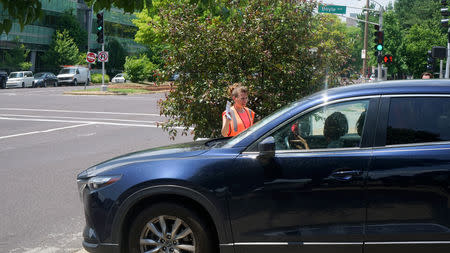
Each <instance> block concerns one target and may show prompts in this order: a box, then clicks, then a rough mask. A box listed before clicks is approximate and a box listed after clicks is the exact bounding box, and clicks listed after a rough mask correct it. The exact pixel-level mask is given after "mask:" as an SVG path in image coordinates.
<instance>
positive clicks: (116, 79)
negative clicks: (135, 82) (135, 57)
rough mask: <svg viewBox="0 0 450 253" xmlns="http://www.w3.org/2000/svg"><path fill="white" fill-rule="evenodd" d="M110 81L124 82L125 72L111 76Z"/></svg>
mask: <svg viewBox="0 0 450 253" xmlns="http://www.w3.org/2000/svg"><path fill="white" fill-rule="evenodd" d="M111 82H112V83H124V82H126V80H125V73H119V74H117V75H116V76H115V77H113V78H112V79H111Z"/></svg>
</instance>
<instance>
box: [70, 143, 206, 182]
mask: <svg viewBox="0 0 450 253" xmlns="http://www.w3.org/2000/svg"><path fill="white" fill-rule="evenodd" d="M207 142H208V140H204V141H195V142H189V143H182V144H175V145H170V146H164V147H157V148H152V149H147V150H143V151H139V152H134V153H130V154H126V155H123V156H119V157H116V158H113V159H111V160H108V161H105V162H102V163H100V164H97V165H95V166H93V167H91V168H89V169H87V170H85V171H83V172H82V173H80V174H79V175H78V178H89V177H93V176H96V175H99V174H101V173H103V172H107V171H109V170H111V169H114V168H117V167H121V166H125V165H128V164H130V163H141V162H149V161H153V160H163V159H178V158H186V157H192V156H198V155H200V154H203V153H205V152H206V151H208V150H209V149H210V147H209V146H208V145H207Z"/></svg>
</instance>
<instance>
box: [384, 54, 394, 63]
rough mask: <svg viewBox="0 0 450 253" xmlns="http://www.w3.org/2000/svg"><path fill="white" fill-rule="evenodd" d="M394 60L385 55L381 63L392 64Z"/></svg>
mask: <svg viewBox="0 0 450 253" xmlns="http://www.w3.org/2000/svg"><path fill="white" fill-rule="evenodd" d="M393 60H394V57H392V55H389V54H387V55H385V56H383V62H384V63H392V61H393Z"/></svg>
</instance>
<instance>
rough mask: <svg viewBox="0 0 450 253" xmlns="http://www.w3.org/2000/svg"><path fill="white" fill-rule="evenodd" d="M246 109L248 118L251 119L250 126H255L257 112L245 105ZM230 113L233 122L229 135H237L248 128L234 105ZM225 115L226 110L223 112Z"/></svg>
mask: <svg viewBox="0 0 450 253" xmlns="http://www.w3.org/2000/svg"><path fill="white" fill-rule="evenodd" d="M244 110H245V112H246V113H247V115H248V118H249V119H250V126H249V127H251V126H253V121H254V119H255V113H254V112H253V111H252V110H250V109H249V108H247V107H244ZM230 114H231V123H230V125H229V130H230V134H229V135H228V136H236V135H238V134H239V133H240V132H242V131H244V130H245V129H247V128H245V125H244V122H243V121H242V119H241V117H240V116H239V113H238V112H237V110H236V109H235V108H234V106H232V107H231V110H230ZM223 115H225V112H224V113H223Z"/></svg>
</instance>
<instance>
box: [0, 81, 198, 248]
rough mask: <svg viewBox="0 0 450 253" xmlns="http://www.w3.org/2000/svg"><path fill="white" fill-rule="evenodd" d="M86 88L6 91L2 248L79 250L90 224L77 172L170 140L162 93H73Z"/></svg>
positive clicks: (1, 138) (0, 168)
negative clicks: (162, 111) (160, 103)
mask: <svg viewBox="0 0 450 253" xmlns="http://www.w3.org/2000/svg"><path fill="white" fill-rule="evenodd" d="M75 89H82V87H56V88H38V89H31V88H27V89H6V90H0V203H1V204H0V217H1V219H0V252H9V253H16V252H27V253H57V252H77V251H79V250H80V249H81V248H82V247H81V240H82V239H81V232H82V229H83V226H84V214H83V207H82V203H81V201H80V199H79V196H78V192H77V185H76V175H77V174H78V173H80V172H81V171H83V170H84V169H85V168H87V167H89V166H92V165H95V164H96V163H99V162H101V161H104V160H106V159H109V158H112V157H114V156H118V155H121V154H124V153H129V152H133V151H137V150H142V149H146V148H151V147H156V146H161V145H166V144H173V143H178V142H184V141H191V140H192V136H187V137H186V136H183V137H181V136H180V137H177V138H176V140H175V141H171V140H170V139H169V137H168V134H167V133H166V132H163V131H162V130H161V128H157V127H156V122H160V121H164V118H162V117H160V116H159V109H158V107H157V101H158V100H159V99H161V98H163V96H164V95H163V93H156V94H148V95H133V96H130V95H129V96H72V95H63V91H65V90H75Z"/></svg>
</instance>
